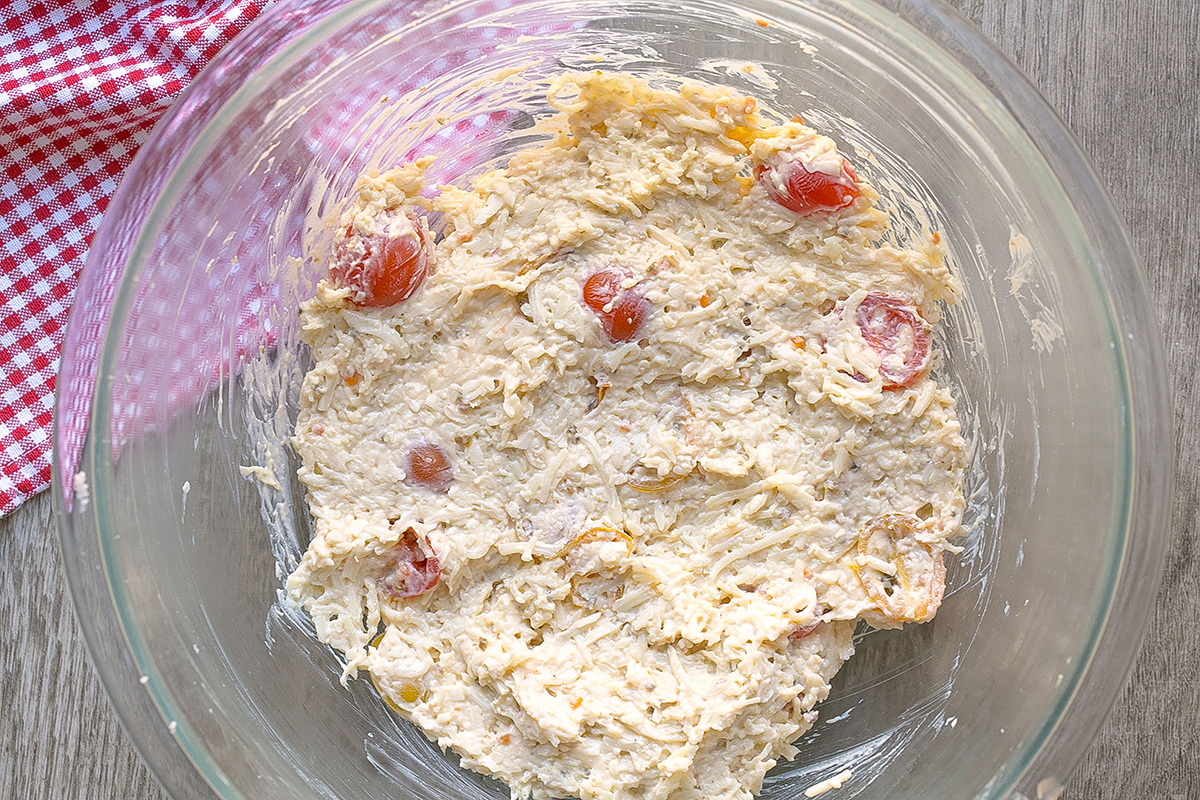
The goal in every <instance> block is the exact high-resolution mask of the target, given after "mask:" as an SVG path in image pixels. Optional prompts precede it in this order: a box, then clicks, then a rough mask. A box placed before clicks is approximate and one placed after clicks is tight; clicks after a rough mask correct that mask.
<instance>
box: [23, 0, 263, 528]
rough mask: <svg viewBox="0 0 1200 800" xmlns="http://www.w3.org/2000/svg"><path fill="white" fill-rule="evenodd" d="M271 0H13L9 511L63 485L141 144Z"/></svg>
mask: <svg viewBox="0 0 1200 800" xmlns="http://www.w3.org/2000/svg"><path fill="white" fill-rule="evenodd" d="M270 3H271V0H188V1H187V2H174V3H172V2H161V1H156V0H130V1H129V2H109V1H108V0H44V2H30V0H0V219H2V220H3V223H2V228H0V304H2V311H0V314H2V315H3V320H2V321H0V515H3V514H7V513H8V512H10V511H12V510H13V509H15V508H16V507H17V506H19V505H20V504H21V503H22V502H24V500H25V499H27V498H28V497H30V496H31V495H33V494H35V493H36V492H38V491H40V490H41V489H43V488H45V487H46V486H47V485H48V484H49V482H50V433H51V412H52V409H53V405H54V384H55V375H56V373H57V371H58V361H59V351H60V348H61V346H62V339H63V328H64V326H65V325H66V321H67V313H68V310H69V308H70V305H71V302H72V299H73V295H74V291H75V286H76V279H77V276H78V274H79V270H80V268H81V267H82V266H83V262H84V259H85V257H86V254H87V248H88V243H89V242H90V241H91V238H92V235H93V234H94V233H95V231H96V229H97V228H98V227H99V225H100V219H101V216H102V214H103V213H104V209H105V206H106V205H107V204H108V200H109V198H110V197H111V196H112V193H113V191H114V190H115V189H116V187H117V184H118V182H119V181H120V179H121V175H122V173H123V171H124V170H125V169H126V168H127V167H128V166H129V163H130V161H131V160H132V158H133V156H134V153H136V152H137V149H138V147H139V146H140V145H141V144H142V143H143V142H145V141H146V139H147V138H148V137H149V135H150V131H151V130H152V129H153V128H154V125H155V123H156V122H157V121H158V119H159V117H160V116H161V115H162V113H163V112H164V111H165V110H166V109H167V107H168V106H169V105H170V104H171V102H172V101H173V100H174V98H175V97H176V95H178V94H179V93H180V92H181V91H182V90H183V89H184V88H185V87H186V86H187V85H188V83H190V82H191V80H192V79H193V78H194V77H195V76H196V74H197V73H198V72H199V71H200V70H201V69H202V68H203V67H204V65H205V64H207V63H208V61H209V60H210V59H211V58H212V57H213V56H214V55H215V54H216V53H217V51H218V50H220V48H221V47H222V46H224V45H225V44H226V43H228V42H229V41H230V40H231V39H232V38H233V37H234V36H235V35H236V34H237V33H238V32H240V31H241V30H242V29H243V28H245V27H246V25H247V24H248V23H249V22H250V21H251V20H253V19H254V18H255V17H256V16H258V14H260V13H261V12H262V10H263V9H264V8H265V7H266V6H268V5H270Z"/></svg>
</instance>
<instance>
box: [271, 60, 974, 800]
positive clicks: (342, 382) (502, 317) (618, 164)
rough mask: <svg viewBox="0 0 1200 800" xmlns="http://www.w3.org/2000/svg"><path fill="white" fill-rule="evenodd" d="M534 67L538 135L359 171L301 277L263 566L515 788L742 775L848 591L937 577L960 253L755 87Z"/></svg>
mask: <svg viewBox="0 0 1200 800" xmlns="http://www.w3.org/2000/svg"><path fill="white" fill-rule="evenodd" d="M549 100H550V103H551V105H552V106H553V107H554V108H555V109H556V110H557V111H558V112H560V113H559V116H558V118H557V119H556V122H555V124H556V125H557V128H556V130H557V131H558V133H557V135H556V137H554V138H552V139H551V140H550V141H549V142H548V143H546V144H545V145H543V146H540V147H537V148H534V149H530V150H527V151H524V152H521V153H519V154H518V155H516V156H514V157H513V158H512V159H511V160H510V161H509V163H508V165H507V167H506V168H504V169H497V170H494V171H492V172H489V173H487V174H485V175H482V176H480V177H478V178H476V179H475V180H474V181H472V183H471V186H470V188H469V189H463V188H456V187H451V186H441V187H436V191H430V190H429V189H426V187H424V186H423V183H422V173H423V170H424V168H425V167H426V166H427V163H428V162H426V161H419V162H417V163H412V164H408V165H405V166H402V167H400V168H398V169H395V170H392V171H389V172H385V173H382V174H369V175H366V176H364V177H362V178H361V180H360V182H359V185H358V196H357V198H356V199H355V200H354V201H352V202H351V203H350V205H349V206H348V209H347V211H346V213H345V215H344V216H343V218H342V221H341V224H340V225H339V227H338V230H337V232H336V235H335V237H334V238H335V240H336V241H335V242H334V244H333V246H332V248H331V249H330V252H329V253H327V254H325V256H324V257H326V258H328V262H329V270H330V277H329V278H328V279H327V280H324V281H322V283H321V284H320V286H319V288H318V290H317V294H316V297H315V298H313V299H312V300H310V301H308V302H307V303H305V304H304V306H303V310H302V323H303V326H302V327H303V336H304V340H305V341H306V343H307V344H308V345H309V346H310V347H311V349H312V356H313V361H314V364H315V365H314V366H313V368H312V370H311V371H310V372H309V373H308V375H307V377H306V379H305V382H304V387H303V393H302V397H301V408H300V414H299V418H298V421H297V425H296V431H295V446H296V449H297V450H298V451H299V453H300V455H301V457H302V460H303V466H302V468H301V469H300V479H301V480H302V481H303V482H304V484H305V485H306V486H307V488H308V491H309V506H310V509H311V512H312V516H313V519H314V520H315V531H316V535H315V538H314V539H313V541H312V542H311V544H310V545H309V548H308V551H307V552H306V553H305V555H304V558H303V561H302V563H301V564H300V566H299V568H298V569H297V570H296V571H295V573H294V574H293V575H292V576H291V577H290V579H289V580H288V588H289V590H290V592H291V595H292V597H294V598H295V600H296V601H298V602H299V603H301V604H302V605H303V606H304V608H306V609H307V610H308V612H309V613H310V614H311V615H312V619H313V621H314V622H315V624H316V630H317V632H318V635H319V636H320V637H321V639H322V640H323V641H325V642H327V643H328V644H330V645H331V646H333V647H335V648H337V649H338V650H340V651H342V652H343V653H344V654H345V659H346V667H345V677H347V678H348V677H350V676H354V675H356V674H357V673H358V672H359V671H360V670H366V671H367V672H368V673H369V675H370V678H371V680H372V681H373V682H374V684H375V686H376V687H378V690H379V692H380V693H381V694H382V695H383V697H384V698H385V699H386V700H387V702H388V703H389V704H391V705H392V706H394V707H395V708H397V709H399V710H400V711H401V712H402V713H403V715H404V716H406V717H407V718H409V719H411V720H412V721H413V722H414V723H416V724H417V725H418V726H420V727H421V728H422V729H423V730H424V731H425V732H426V733H427V734H428V736H429V737H430V738H432V739H434V740H436V741H437V742H438V743H439V744H440V745H441V746H442V747H449V748H453V750H454V751H455V752H457V753H458V754H459V755H460V756H461V760H462V764H463V765H464V766H467V767H469V768H471V769H475V770H478V771H480V772H484V773H487V774H489V775H493V776H496V777H498V778H500V779H501V780H503V781H505V782H506V783H507V784H508V785H509V786H510V787H511V789H512V793H513V796H514V797H527V796H532V797H534V798H549V797H562V796H575V797H579V798H584V800H590V799H591V798H672V800H684V799H685V798H697V799H698V798H705V800H714V799H716V798H749V797H751V795H752V793H754V792H755V791H757V790H758V789H759V787H760V786H761V783H762V779H763V774H764V773H765V772H766V771H767V770H768V769H769V768H770V767H771V766H773V765H774V764H775V763H776V761H777V760H779V759H781V758H789V757H791V756H792V755H794V754H795V753H796V750H795V748H794V747H793V746H792V742H793V741H794V740H795V739H796V738H797V737H798V736H799V735H800V734H801V733H803V732H804V731H805V730H807V729H808V728H809V727H810V726H811V725H812V724H813V721H814V719H815V717H816V712H815V711H814V710H813V707H814V705H816V704H817V703H818V702H820V701H821V700H822V699H824V698H825V697H826V695H827V694H828V692H829V682H830V680H831V679H832V678H833V676H834V674H835V673H836V672H837V670H838V668H839V667H840V665H841V664H842V662H843V661H845V660H846V659H847V658H848V657H849V656H850V655H851V652H852V650H853V647H852V643H851V634H852V632H853V630H854V627H855V623H856V621H858V620H866V621H867V622H869V623H870V624H872V625H874V626H877V627H889V628H891V627H898V626H900V625H902V624H903V623H905V622H921V621H924V620H927V619H929V618H931V617H932V616H933V615H934V612H935V611H936V609H937V607H938V604H939V602H940V601H941V598H942V592H943V586H944V575H945V569H944V565H943V553H944V552H945V551H951V552H954V551H956V550H957V548H955V547H954V546H953V545H952V544H950V543H948V542H947V537H951V536H953V535H954V534H956V533H957V532H958V531H959V527H960V521H961V517H962V512H963V505H964V504H963V494H962V480H963V469H964V462H965V456H964V442H963V438H962V436H961V433H960V427H959V423H958V421H957V419H956V417H955V413H954V400H953V398H952V397H951V395H950V393H949V392H948V391H947V390H946V389H945V388H943V387H941V386H939V385H938V384H937V383H935V381H934V379H933V378H932V377H931V376H930V374H929V371H930V366H931V359H932V358H933V352H932V350H931V345H930V337H931V333H932V327H933V325H934V324H935V322H936V320H937V317H938V306H937V304H938V303H939V301H948V302H952V301H953V300H954V298H955V295H956V293H957V291H958V283H957V281H956V280H955V278H954V276H953V275H951V273H950V272H949V270H948V268H947V266H946V263H945V260H944V246H943V245H942V243H941V242H940V239H939V237H938V236H937V234H932V235H931V236H930V238H929V240H928V241H924V242H920V243H918V244H917V245H915V246H914V248H913V249H898V248H896V247H892V246H885V245H882V244H879V242H880V241H881V239H882V236H883V234H884V232H885V229H886V225H887V218H886V215H885V214H884V213H882V212H881V211H880V210H879V209H877V208H876V207H875V201H876V200H877V197H878V196H877V194H876V193H875V192H874V190H872V188H871V187H870V186H869V185H867V184H866V183H864V182H862V181H860V180H858V178H857V176H856V173H855V171H854V169H853V167H852V166H851V165H850V163H849V162H848V161H847V160H846V159H845V158H844V157H843V156H842V155H841V154H840V153H839V152H838V151H837V149H836V147H835V145H834V143H833V141H832V140H830V139H829V138H826V137H824V136H821V135H819V134H817V133H816V132H814V131H813V130H811V129H809V128H807V127H805V126H804V125H803V124H802V123H801V122H800V121H799V120H796V121H792V122H784V123H782V124H775V123H774V122H773V121H772V120H771V119H769V118H768V117H767V116H766V115H765V114H763V113H762V112H760V110H759V108H758V104H757V103H756V101H755V100H753V99H750V98H747V97H744V96H741V95H738V94H736V93H735V92H733V91H731V90H728V89H724V88H719V87H713V86H704V85H696V84H687V83H685V84H683V85H682V86H678V87H675V88H670V89H658V88H652V87H651V86H649V85H648V84H646V83H644V82H642V81H641V80H640V79H636V78H633V77H630V76H626V75H618V74H605V73H599V72H597V73H592V74H574V73H572V74H566V75H563V76H561V77H560V78H559V79H557V80H556V81H555V82H553V84H552V85H551V86H550V88H549ZM423 189H424V190H425V191H424V193H423ZM432 212H437V213H436V214H434V213H432Z"/></svg>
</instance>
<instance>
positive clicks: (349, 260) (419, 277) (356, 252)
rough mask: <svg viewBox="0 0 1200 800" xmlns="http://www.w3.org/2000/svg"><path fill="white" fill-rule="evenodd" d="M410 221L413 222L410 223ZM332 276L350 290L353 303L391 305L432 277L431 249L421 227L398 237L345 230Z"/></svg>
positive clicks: (351, 228)
mask: <svg viewBox="0 0 1200 800" xmlns="http://www.w3.org/2000/svg"><path fill="white" fill-rule="evenodd" d="M410 222H411V220H410ZM333 261H334V266H333V267H332V268H331V269H330V270H329V274H330V276H332V278H333V280H334V281H335V282H336V283H337V284H338V285H339V286H345V287H346V288H348V289H350V290H351V292H352V294H351V295H350V302H352V303H354V304H355V305H357V306H365V307H368V308H383V307H384V306H391V305H395V304H396V303H399V302H401V301H403V300H407V299H408V298H410V297H412V295H413V293H414V292H416V291H417V289H419V288H421V284H422V283H424V282H425V277H426V276H427V275H428V274H429V246H428V243H427V242H426V241H425V233H424V231H422V230H421V226H420V225H418V224H416V223H415V222H413V223H412V230H411V231H410V232H408V233H402V234H401V235H399V236H396V237H389V236H387V235H385V234H376V235H368V236H364V235H362V234H360V233H358V232H357V231H355V230H354V227H353V226H350V227H348V228H346V234H345V235H344V236H343V237H342V238H341V239H339V240H338V241H337V242H336V243H335V244H334V248H333Z"/></svg>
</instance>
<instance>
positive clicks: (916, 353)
mask: <svg viewBox="0 0 1200 800" xmlns="http://www.w3.org/2000/svg"><path fill="white" fill-rule="evenodd" d="M857 320H858V327H859V329H860V330H862V335H863V339H865V340H866V342H867V344H868V345H870V346H871V348H872V349H874V350H875V352H876V353H878V354H879V374H880V376H881V377H882V378H883V388H885V389H899V388H903V387H905V386H908V385H909V384H911V383H912V382H913V381H914V380H916V379H917V377H918V376H920V375H921V374H922V373H923V372H925V370H926V369H927V368H928V367H929V334H928V333H927V332H926V327H927V326H926V324H925V320H924V318H922V317H921V315H920V313H919V312H918V311H917V310H916V309H915V308H913V307H912V306H911V305H909V304H908V303H905V302H904V301H903V300H899V299H897V298H895V297H890V296H888V295H884V294H875V293H872V294H868V295H867V296H866V297H865V298H863V301H862V302H861V303H859V304H858V312H857Z"/></svg>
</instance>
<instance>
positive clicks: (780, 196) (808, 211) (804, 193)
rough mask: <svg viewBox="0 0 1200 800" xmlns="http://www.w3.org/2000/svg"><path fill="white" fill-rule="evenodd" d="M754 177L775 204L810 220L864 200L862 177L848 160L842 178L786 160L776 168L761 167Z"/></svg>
mask: <svg viewBox="0 0 1200 800" xmlns="http://www.w3.org/2000/svg"><path fill="white" fill-rule="evenodd" d="M754 174H755V177H756V178H758V181H759V182H760V183H761V184H762V185H763V187H764V188H765V189H766V190H767V194H768V195H770V196H771V199H772V200H774V201H775V202H776V203H779V205H781V206H783V207H784V208H786V209H788V210H789V211H794V212H796V213H797V214H800V215H802V216H806V217H807V216H812V215H815V214H829V213H832V212H834V211H839V210H841V209H843V208H847V207H848V206H850V205H852V204H853V203H854V201H855V200H857V199H858V198H859V197H861V196H862V192H861V191H860V190H859V188H858V175H856V174H855V172H854V167H852V166H850V162H849V161H846V159H842V171H841V173H840V174H838V175H827V174H826V173H824V172H821V171H819V170H818V171H813V170H810V169H809V168H808V167H806V166H804V164H802V163H801V162H799V161H785V160H783V159H779V160H778V161H777V162H776V163H774V164H760V165H759V167H758V169H757V170H755V173H754Z"/></svg>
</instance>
